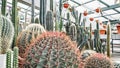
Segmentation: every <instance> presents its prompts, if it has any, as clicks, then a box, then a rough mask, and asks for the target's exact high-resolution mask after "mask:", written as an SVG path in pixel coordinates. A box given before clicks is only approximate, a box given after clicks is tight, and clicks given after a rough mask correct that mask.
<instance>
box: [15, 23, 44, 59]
mask: <svg viewBox="0 0 120 68" xmlns="http://www.w3.org/2000/svg"><path fill="white" fill-rule="evenodd" d="M43 32H45V29H44V28H43V26H41V25H40V24H30V25H28V26H27V27H26V29H25V30H23V31H22V32H21V33H20V34H19V35H18V38H17V43H16V45H17V46H18V47H19V49H20V50H19V55H20V56H21V57H22V56H23V53H25V49H26V47H27V45H29V44H31V42H32V41H33V40H34V39H35V38H37V36H39V35H40V34H41V33H43Z"/></svg>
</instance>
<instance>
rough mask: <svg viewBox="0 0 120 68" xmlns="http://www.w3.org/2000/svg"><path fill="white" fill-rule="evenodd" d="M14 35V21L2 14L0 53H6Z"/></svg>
mask: <svg viewBox="0 0 120 68" xmlns="http://www.w3.org/2000/svg"><path fill="white" fill-rule="evenodd" d="M13 36H14V27H13V25H12V22H11V21H10V20H9V19H7V18H6V17H4V16H2V15H1V14H0V51H1V52H0V53H3V54H4V53H6V51H7V50H8V49H9V47H10V46H11V44H12V40H13Z"/></svg>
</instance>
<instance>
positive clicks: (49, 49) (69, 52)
mask: <svg viewBox="0 0 120 68" xmlns="http://www.w3.org/2000/svg"><path fill="white" fill-rule="evenodd" d="M25 52H26V53H25V54H24V59H25V60H24V61H23V62H24V63H23V64H22V65H21V66H20V67H22V68H78V64H79V61H78V59H77V58H78V56H79V55H80V52H79V49H77V46H76V44H75V43H74V42H72V41H71V40H70V39H69V37H68V36H66V35H65V34H64V33H62V32H46V33H43V34H41V35H40V36H39V37H38V38H37V40H36V41H35V42H34V43H31V44H30V45H29V47H28V48H27V49H26V51H25Z"/></svg>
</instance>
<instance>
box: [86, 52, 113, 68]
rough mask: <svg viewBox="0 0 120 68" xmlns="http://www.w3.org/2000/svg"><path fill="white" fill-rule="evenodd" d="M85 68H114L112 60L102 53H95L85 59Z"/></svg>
mask: <svg viewBox="0 0 120 68" xmlns="http://www.w3.org/2000/svg"><path fill="white" fill-rule="evenodd" d="M84 68H114V67H113V64H112V62H111V60H110V59H109V58H108V57H107V56H105V55H103V54H100V53H95V54H93V55H91V56H89V57H88V58H86V59H85V62H84Z"/></svg>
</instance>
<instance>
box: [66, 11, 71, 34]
mask: <svg viewBox="0 0 120 68" xmlns="http://www.w3.org/2000/svg"><path fill="white" fill-rule="evenodd" d="M67 20H68V21H67V22H66V24H65V28H66V33H67V35H69V27H70V24H71V23H70V13H67Z"/></svg>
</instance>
